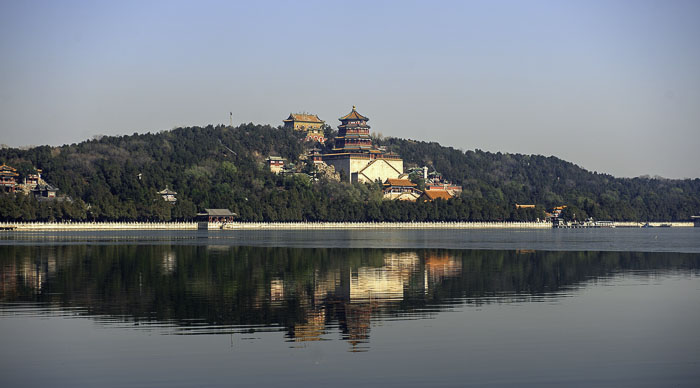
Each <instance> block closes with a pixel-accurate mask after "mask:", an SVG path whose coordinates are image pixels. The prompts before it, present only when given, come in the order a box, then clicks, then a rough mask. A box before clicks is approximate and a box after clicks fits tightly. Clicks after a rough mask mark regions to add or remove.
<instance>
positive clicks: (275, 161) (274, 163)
mask: <svg viewBox="0 0 700 388" xmlns="http://www.w3.org/2000/svg"><path fill="white" fill-rule="evenodd" d="M265 161H266V162H267V167H269V168H270V171H271V172H272V173H273V174H279V173H281V172H282V170H284V158H282V157H281V156H272V155H270V156H268V157H267V159H265Z"/></svg>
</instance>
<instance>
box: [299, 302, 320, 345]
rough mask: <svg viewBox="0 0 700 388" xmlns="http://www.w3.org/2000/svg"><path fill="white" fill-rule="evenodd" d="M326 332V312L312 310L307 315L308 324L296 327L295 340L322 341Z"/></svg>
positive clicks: (300, 324)
mask: <svg viewBox="0 0 700 388" xmlns="http://www.w3.org/2000/svg"><path fill="white" fill-rule="evenodd" d="M325 330H326V310H325V309H323V308H322V309H320V310H311V311H309V312H308V313H307V314H306V323H298V324H296V325H295V326H294V340H295V341H297V342H301V341H320V340H321V339H322V338H321V336H322V335H323V334H324V333H325Z"/></svg>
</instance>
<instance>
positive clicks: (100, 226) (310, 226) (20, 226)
mask: <svg viewBox="0 0 700 388" xmlns="http://www.w3.org/2000/svg"><path fill="white" fill-rule="evenodd" d="M644 224H646V222H630V221H627V222H615V223H614V225H615V227H618V228H639V227H641V226H642V225H644ZM662 224H665V225H670V226H671V227H676V228H677V227H683V228H685V227H693V222H650V223H649V225H650V226H653V227H660V226H661V225H662ZM207 227H208V228H207V229H208V230H322V229H329V230H330V229H552V224H551V223H549V222H497V221H494V222H231V223H220V222H214V223H209V224H208V225H207ZM207 229H204V228H202V229H199V230H207ZM99 230H104V231H121V230H163V231H167V230H198V223H197V222H0V231H99Z"/></svg>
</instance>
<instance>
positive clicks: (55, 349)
mask: <svg viewBox="0 0 700 388" xmlns="http://www.w3.org/2000/svg"><path fill="white" fill-rule="evenodd" d="M699 274H700V229H693V228H687V229H686V228H684V229H680V228H679V229H673V228H671V229H646V230H645V229H626V230H625V229H617V230H551V231H550V230H542V231H468V232H465V231H421V230H415V231H398V232H397V231H371V232H361V231H313V232H214V233H201V232H183V233H173V232H162V233H158V232H148V233H105V232H86V233H3V234H0V336H1V337H0V339H1V340H2V347H1V348H0V372H1V373H2V376H3V378H2V381H3V383H2V385H3V386H23V387H24V386H29V387H32V386H45V385H47V384H51V385H59V386H100V387H105V386H107V387H110V386H168V387H170V386H231V385H235V386H309V385H314V386H315V385H321V384H328V385H333V386H341V387H342V386H357V385H358V384H361V385H363V386H469V385H472V386H533V387H535V386H537V387H539V386H609V387H621V386H628V387H639V386H650V387H657V386H660V387H668V386H674V387H678V386H697V382H698V381H700V335H699V334H698V330H697V328H698V327H700V308H699V307H700V276H699Z"/></svg>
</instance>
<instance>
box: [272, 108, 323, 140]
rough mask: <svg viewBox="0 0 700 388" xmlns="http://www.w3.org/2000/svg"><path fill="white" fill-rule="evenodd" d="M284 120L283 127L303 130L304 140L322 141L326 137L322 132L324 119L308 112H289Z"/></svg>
mask: <svg viewBox="0 0 700 388" xmlns="http://www.w3.org/2000/svg"><path fill="white" fill-rule="evenodd" d="M282 122H284V127H285V128H289V129H294V130H295V131H305V132H306V140H308V141H317V142H320V143H323V142H325V141H326V138H325V136H324V134H323V124H325V121H323V120H321V119H319V118H318V116H317V115H312V114H308V113H290V114H289V117H288V118H287V119H286V120H282Z"/></svg>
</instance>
